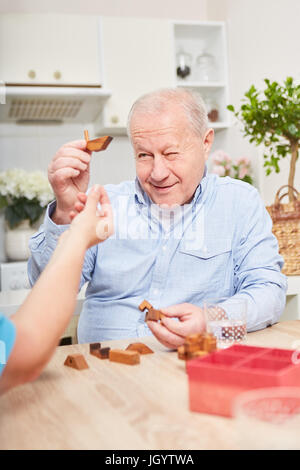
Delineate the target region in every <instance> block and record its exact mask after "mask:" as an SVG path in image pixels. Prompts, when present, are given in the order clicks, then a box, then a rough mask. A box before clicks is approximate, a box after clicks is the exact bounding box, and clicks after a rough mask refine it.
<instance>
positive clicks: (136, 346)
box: [126, 343, 154, 354]
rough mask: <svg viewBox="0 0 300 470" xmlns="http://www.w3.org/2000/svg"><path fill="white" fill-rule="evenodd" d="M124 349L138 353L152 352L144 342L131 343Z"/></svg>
mask: <svg viewBox="0 0 300 470" xmlns="http://www.w3.org/2000/svg"><path fill="white" fill-rule="evenodd" d="M126 351H137V352H139V353H140V354H154V351H152V349H150V348H148V346H146V344H144V343H132V344H130V345H129V346H128V347H127V348H126Z"/></svg>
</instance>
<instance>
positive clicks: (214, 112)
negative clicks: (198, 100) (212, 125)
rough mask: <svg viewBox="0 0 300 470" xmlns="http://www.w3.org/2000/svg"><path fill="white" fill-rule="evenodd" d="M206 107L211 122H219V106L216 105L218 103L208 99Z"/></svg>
mask: <svg viewBox="0 0 300 470" xmlns="http://www.w3.org/2000/svg"><path fill="white" fill-rule="evenodd" d="M205 105H206V109H207V117H208V120H209V122H217V121H219V114H220V113H219V105H218V104H217V103H216V101H215V100H214V99H212V98H206V99H205Z"/></svg>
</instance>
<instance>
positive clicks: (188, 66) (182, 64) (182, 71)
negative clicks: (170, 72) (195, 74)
mask: <svg viewBox="0 0 300 470" xmlns="http://www.w3.org/2000/svg"><path fill="white" fill-rule="evenodd" d="M176 62H177V68H176V74H177V77H179V78H180V79H183V80H184V79H185V78H186V77H188V76H189V75H191V72H192V56H191V54H188V53H187V52H184V51H182V50H180V51H179V52H178V53H177V54H176Z"/></svg>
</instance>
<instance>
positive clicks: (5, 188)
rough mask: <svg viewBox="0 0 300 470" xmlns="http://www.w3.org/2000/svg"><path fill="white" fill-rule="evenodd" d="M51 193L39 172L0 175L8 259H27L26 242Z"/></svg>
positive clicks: (45, 179)
mask: <svg viewBox="0 0 300 470" xmlns="http://www.w3.org/2000/svg"><path fill="white" fill-rule="evenodd" d="M52 199H53V192H52V189H51V186H50V184H49V182H48V179H47V177H46V176H45V175H44V173H42V172H40V171H34V172H26V171H25V170H22V169H11V170H7V171H4V172H1V173H0V209H1V210H2V211H4V214H5V220H6V225H7V230H6V240H5V244H6V254H7V256H8V258H9V259H13V260H24V259H27V258H28V255H29V250H28V241H29V238H30V236H31V235H32V234H33V233H34V231H35V229H34V228H33V225H34V224H35V223H36V222H37V221H38V220H39V218H40V217H41V215H42V213H43V211H44V210H45V207H46V206H47V204H48V203H49V202H50V201H51V200H52Z"/></svg>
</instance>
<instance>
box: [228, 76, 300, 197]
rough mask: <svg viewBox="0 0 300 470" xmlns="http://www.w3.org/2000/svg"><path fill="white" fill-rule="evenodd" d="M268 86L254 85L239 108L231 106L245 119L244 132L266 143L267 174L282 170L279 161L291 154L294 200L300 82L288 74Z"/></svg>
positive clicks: (236, 114)
mask: <svg viewBox="0 0 300 470" xmlns="http://www.w3.org/2000/svg"><path fill="white" fill-rule="evenodd" d="M264 82H265V84H266V88H265V89H264V90H263V91H262V92H261V91H258V90H257V89H256V87H255V86H254V85H252V86H251V87H250V89H249V90H248V91H247V92H246V93H245V95H244V96H245V98H244V99H243V104H242V105H241V107H240V109H239V110H235V108H234V106H232V105H229V106H227V108H228V110H229V111H232V112H233V113H234V114H235V116H236V117H237V118H238V119H239V121H241V123H242V124H243V128H244V135H245V136H247V137H250V142H254V143H255V144H256V145H260V144H264V146H265V148H266V152H265V154H264V159H265V162H264V167H265V168H266V174H267V175H269V174H270V173H271V172H272V171H275V172H276V173H279V171H280V168H279V161H280V160H281V158H286V157H287V155H290V170H289V178H288V185H289V186H290V188H289V192H288V195H289V201H290V202H292V201H293V200H294V197H295V196H294V193H293V190H292V187H293V186H294V179H295V170H296V162H297V160H298V153H299V143H300V85H297V84H295V83H294V80H293V78H291V77H288V78H287V79H286V80H285V82H284V83H283V85H280V84H279V83H277V82H271V81H270V80H269V79H265V80H264Z"/></svg>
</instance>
